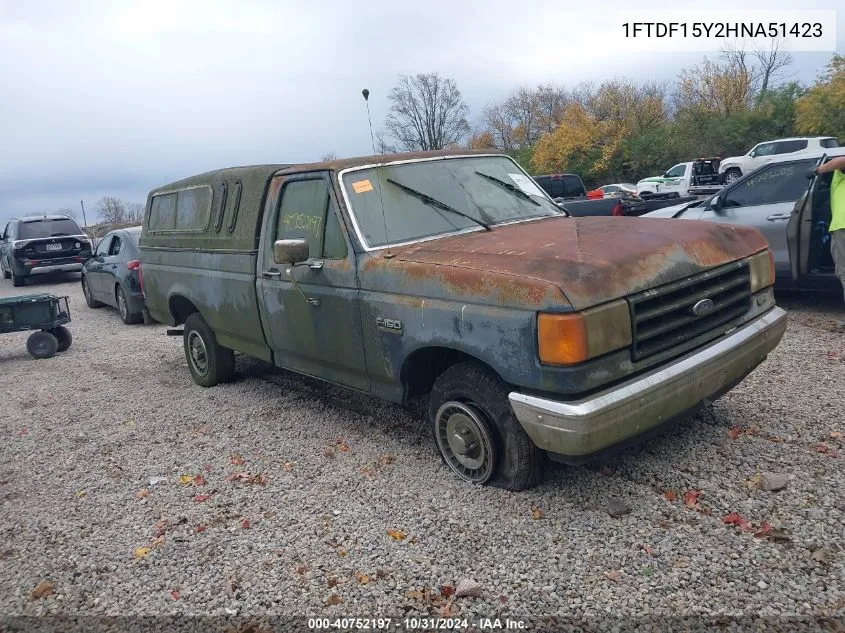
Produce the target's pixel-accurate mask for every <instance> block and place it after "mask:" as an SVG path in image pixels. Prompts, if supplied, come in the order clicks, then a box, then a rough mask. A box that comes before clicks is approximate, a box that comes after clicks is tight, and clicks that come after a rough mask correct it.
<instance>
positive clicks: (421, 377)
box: [400, 347, 489, 400]
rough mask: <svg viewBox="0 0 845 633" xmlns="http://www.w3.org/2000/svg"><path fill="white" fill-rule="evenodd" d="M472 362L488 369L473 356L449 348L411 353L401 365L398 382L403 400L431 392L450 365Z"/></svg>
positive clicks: (424, 349)
mask: <svg viewBox="0 0 845 633" xmlns="http://www.w3.org/2000/svg"><path fill="white" fill-rule="evenodd" d="M465 361H474V362H476V363H479V364H481V365H484V366H486V367H489V366H488V365H487V364H486V363H484V362H483V361H481V360H479V359H477V358H476V357H475V356H472V355H470V354H467V353H465V352H461V351H458V350H456V349H451V348H449V347H424V348H422V349H418V350H416V351H415V352H413V353H412V354H411V355H410V356H408V358H406V359H405V362H404V363H402V371H401V372H400V380H401V381H402V385H403V386H404V388H405V399H406V400H408V399H411V398H414V397H417V396H421V395H424V394H426V393H428V392H429V391H431V387H432V386H433V385H434V381H435V380H436V379H437V377H438V376H439V375H440V374H442V373H443V372H444V371H446V370H447V369H449V367H451V366H452V365H455V364H457V363H461V362H465Z"/></svg>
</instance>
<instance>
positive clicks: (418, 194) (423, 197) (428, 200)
mask: <svg viewBox="0 0 845 633" xmlns="http://www.w3.org/2000/svg"><path fill="white" fill-rule="evenodd" d="M387 182H389V183H390V184H391V185H395V186H396V187H399V188H400V189H401V190H402V191H404V192H405V193H407V194H409V195H412V196H414V197H415V198H416V199H417V200H420V201H422V202H424V203H425V204H427V205H430V206H432V207H436V208H438V209H443V210H444V211H449V212H451V213H454V214H456V215H462V216H463V217H465V218H466V219H467V220H472V221H473V222H475V223H476V224H477V225H478V226H481V227H484V229H485V230H487V231H492V230H493V229H491V228H490V225H489V224H487V223H486V222H482V221H481V220H479V219H478V218H474V217H472V216H471V215H468V214H466V213H464V212H463V211H458V210H457V209H456V208H455V207H450V206H449V205H448V204H446V203H445V202H441V201H440V200H438V199H437V198H432V197H431V196H430V195H428V194H425V193H423V192H422V191H417V190H416V189H411V188H410V187H409V186H407V185H403V184H402V183H401V182H396V181H395V180H393V179H392V178H388V179H387Z"/></svg>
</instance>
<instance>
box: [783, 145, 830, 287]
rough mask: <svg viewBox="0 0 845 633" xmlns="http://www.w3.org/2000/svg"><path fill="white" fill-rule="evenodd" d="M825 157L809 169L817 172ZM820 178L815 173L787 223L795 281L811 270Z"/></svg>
mask: <svg viewBox="0 0 845 633" xmlns="http://www.w3.org/2000/svg"><path fill="white" fill-rule="evenodd" d="M825 158H827V156H826V155H824V156H822V157H821V158H819V159H818V160H817V161H815V162H814V163H812V167H809V166H808V170H809V169H813V170H814V172H815V169H817V168H818V166H819V165H821V164H822V163H823V162H824V161H825ZM805 163H806V164H808V165H809V163H808V162H806V161H805ZM820 180H821V179H820V177H819V176H818V174H816V173H813V176H812V178H810V183H809V185H808V186H807V191H806V192H805V193H804V195H803V196H802V197H801V198H800V199H799V200H798V201H797V202H796V203H795V204H794V205H793V208H792V213H791V215H790V218H789V221H788V223H787V225H786V242H787V248H788V249H789V268H790V273H791V274H792V279H793V281H797V280H798V278H799V277H801V276H803V275H806V274H807V273H808V272H809V271H810V250H811V248H810V246H811V244H810V242H811V239H812V235H813V208H814V204H815V198H816V195H817V190H818V185H819V182H820Z"/></svg>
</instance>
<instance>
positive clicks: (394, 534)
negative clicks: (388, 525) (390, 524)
mask: <svg viewBox="0 0 845 633" xmlns="http://www.w3.org/2000/svg"><path fill="white" fill-rule="evenodd" d="M387 534H388V536H390V538H392V539H393V540H396V541H404V540H405V539H406V538H407V537H408V535H407V534H406V533H405V532H403V531H402V530H388V531H387Z"/></svg>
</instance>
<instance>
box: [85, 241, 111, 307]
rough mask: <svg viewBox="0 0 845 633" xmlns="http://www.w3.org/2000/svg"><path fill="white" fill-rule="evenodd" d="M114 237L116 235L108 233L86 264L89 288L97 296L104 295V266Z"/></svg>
mask: <svg viewBox="0 0 845 633" xmlns="http://www.w3.org/2000/svg"><path fill="white" fill-rule="evenodd" d="M113 239H114V235H106V236H105V237H104V238H102V239H101V240H100V242H99V244H97V250H96V252H95V253H94V257H92V258H91V259H90V260H88V262H87V263H86V264H85V270H86V272H85V278H86V280H87V281H88V289H89V290H90V291H91V294H92V295H95V296H96V297H97V298H102V297H103V292H104V289H105V284H106V282H105V271H104V269H103V266H105V263H106V257H107V256H108V254H109V249H111V243H112V240H113Z"/></svg>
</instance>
